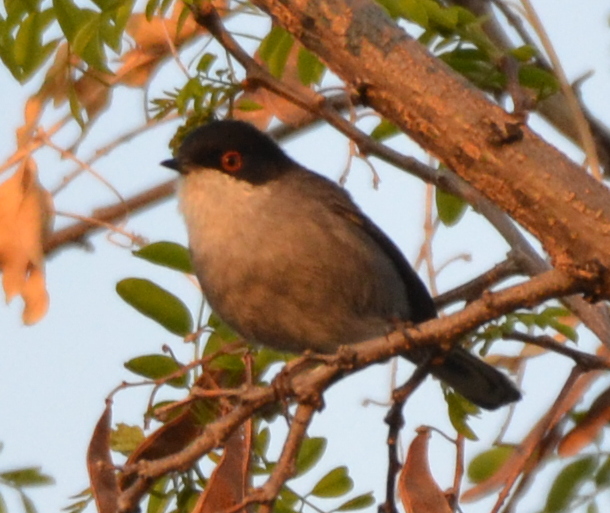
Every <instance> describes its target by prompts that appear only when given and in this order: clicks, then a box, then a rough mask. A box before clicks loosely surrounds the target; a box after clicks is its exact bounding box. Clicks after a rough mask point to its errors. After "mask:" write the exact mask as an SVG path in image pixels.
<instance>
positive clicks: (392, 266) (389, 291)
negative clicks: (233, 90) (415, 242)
mask: <svg viewBox="0 0 610 513" xmlns="http://www.w3.org/2000/svg"><path fill="white" fill-rule="evenodd" d="M161 164H162V165H163V166H165V167H168V168H170V169H173V170H175V171H178V172H179V173H180V175H181V177H180V180H179V182H180V183H179V186H178V199H179V208H180V210H181V212H182V215H183V217H184V220H185V224H186V228H187V235H188V240H189V249H190V254H191V260H192V262H193V268H194V270H195V274H196V276H197V278H198V281H199V283H200V285H201V288H202V291H203V293H204V296H205V298H206V300H207V301H208V303H209V304H210V306H211V308H212V309H213V310H214V311H215V313H216V314H217V315H218V316H219V317H220V318H221V319H222V320H223V321H224V322H225V323H226V324H227V325H228V326H230V327H231V328H232V329H233V330H234V331H235V332H236V333H237V334H238V335H239V336H241V337H243V338H244V339H246V340H248V341H249V342H252V343H254V344H260V345H264V346H268V347H271V348H274V349H277V350H280V351H285V352H290V353H297V354H302V353H305V352H307V351H310V352H314V353H321V354H331V353H334V352H336V351H337V350H338V349H339V347H341V346H344V345H350V344H355V343H358V342H362V341H365V340H369V339H373V338H377V337H381V336H384V335H387V334H388V333H389V332H390V331H391V330H392V327H393V326H396V323H397V322H404V323H413V324H417V323H421V322H423V321H426V320H430V319H433V318H435V317H437V310H436V308H435V305H434V301H433V299H432V297H431V296H430V293H429V292H428V290H427V288H426V286H425V285H424V283H423V282H422V280H421V279H420V278H419V277H418V275H417V274H416V272H415V271H414V269H413V268H412V267H411V265H410V264H409V263H408V261H407V259H406V258H405V257H404V255H403V254H402V252H401V251H400V250H399V249H398V247H397V246H396V245H395V244H394V242H392V241H391V240H390V238H389V237H388V236H387V235H386V234H385V233H384V232H383V231H382V230H381V229H380V228H379V227H378V226H377V225H376V224H375V223H374V222H373V221H372V220H371V219H370V218H369V217H368V216H367V215H366V214H365V213H364V212H363V211H362V210H361V209H360V208H359V207H358V206H357V205H356V203H355V202H354V201H353V200H352V198H351V196H350V194H349V193H348V192H347V191H346V190H345V189H344V188H342V187H340V186H339V185H338V184H336V183H335V182H333V181H332V180H330V179H328V178H326V177H324V176H322V175H320V174H318V173H315V172H314V171H311V170H309V169H307V168H305V167H304V166H302V165H300V164H299V163H297V162H296V161H295V160H293V159H292V158H291V157H289V156H288V155H287V154H286V153H285V152H284V151H283V150H282V148H280V146H279V145H278V144H277V143H276V142H275V141H274V140H273V139H272V138H271V137H269V136H268V135H267V134H266V133H264V132H262V131H260V130H259V129H257V128H256V127H254V126H253V125H251V124H249V123H247V122H245V121H240V120H234V119H224V120H214V121H210V122H208V123H206V124H203V125H200V126H198V127H197V128H195V129H193V130H192V131H190V132H189V133H188V134H187V135H186V136H185V138H184V139H183V140H182V142H181V144H180V146H179V148H178V150H177V152H176V154H175V156H174V158H171V159H168V160H164V161H163V162H161ZM404 356H405V357H406V358H407V359H409V360H411V361H412V362H413V363H415V364H416V365H421V364H423V363H424V362H426V361H428V362H430V361H432V362H433V363H432V364H431V365H430V373H431V374H432V375H434V376H435V377H437V378H439V379H440V380H441V381H443V382H445V383H446V384H447V385H449V386H450V387H451V388H452V389H453V390H455V391H456V392H458V393H459V394H461V395H462V396H463V397H465V398H466V399H468V400H469V401H470V402H472V403H474V404H476V405H477V406H480V407H482V408H485V409H488V410H493V409H496V408H499V407H500V406H503V405H506V404H508V403H511V402H514V401H517V400H519V399H520V397H521V394H520V392H519V391H518V389H517V388H516V387H515V385H514V384H513V383H512V382H511V380H510V379H509V378H508V377H507V376H506V375H504V374H503V373H502V372H500V371H499V370H497V369H495V368H494V367H492V366H491V365H489V364H487V363H485V362H484V361H482V360H481V359H479V358H477V357H476V356H475V355H473V354H471V353H470V352H468V351H467V350H466V349H464V348H463V347H460V346H455V347H453V348H452V349H451V350H450V351H447V352H443V351H442V350H441V348H440V347H439V346H434V345H426V346H423V347H419V348H415V349H412V350H406V351H405V352H404ZM435 362H436V363H435Z"/></svg>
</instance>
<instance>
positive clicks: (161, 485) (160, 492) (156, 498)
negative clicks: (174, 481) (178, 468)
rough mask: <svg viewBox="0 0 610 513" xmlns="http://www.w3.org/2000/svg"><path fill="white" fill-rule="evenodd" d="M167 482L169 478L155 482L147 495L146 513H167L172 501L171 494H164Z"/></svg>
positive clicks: (165, 477)
mask: <svg viewBox="0 0 610 513" xmlns="http://www.w3.org/2000/svg"><path fill="white" fill-rule="evenodd" d="M169 482H170V477H169V476H164V477H162V478H161V479H159V480H158V481H156V482H155V484H154V486H153V487H152V488H151V490H150V493H149V494H148V497H149V498H148V506H147V508H146V513H165V511H167V508H168V506H169V504H170V502H171V500H172V496H171V494H169V493H167V492H166V490H167V485H168V484H169Z"/></svg>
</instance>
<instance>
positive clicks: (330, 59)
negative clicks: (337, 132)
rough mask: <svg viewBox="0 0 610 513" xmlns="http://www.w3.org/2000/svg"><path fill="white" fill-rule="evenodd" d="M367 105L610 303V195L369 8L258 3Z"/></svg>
mask: <svg viewBox="0 0 610 513" xmlns="http://www.w3.org/2000/svg"><path fill="white" fill-rule="evenodd" d="M254 3H255V4H256V5H257V6H259V7H260V8H262V9H263V10H265V11H267V12H268V13H269V14H271V15H272V16H273V17H274V19H275V20H276V21H277V22H278V23H279V24H280V25H282V26H283V27H284V28H286V29H287V30H288V31H289V32H291V33H292V34H293V35H294V36H295V37H296V38H297V39H298V40H299V41H300V42H301V43H303V44H304V45H305V46H306V47H308V48H309V49H310V50H312V51H313V52H314V53H316V54H317V55H318V56H319V57H320V58H322V59H323V60H324V61H325V62H326V64H327V65H328V66H329V67H330V68H331V69H332V70H333V71H334V72H335V73H337V74H338V75H339V76H340V77H341V78H342V79H343V80H344V81H345V82H346V84H347V85H348V86H349V87H351V88H353V90H354V91H356V92H357V93H358V94H359V95H360V96H361V99H362V101H363V102H364V103H365V104H368V105H370V106H371V107H373V108H374V109H375V110H377V111H378V112H379V113H381V114H382V115H383V116H385V117H386V118H387V119H389V120H391V121H392V122H394V123H395V124H396V125H398V126H399V127H400V128H401V129H402V130H403V131H405V133H407V134H408V135H409V136H410V137H411V138H412V139H413V140H415V141H416V142H417V143H419V144H420V145H421V146H422V147H424V148H425V149H426V150H428V151H429V152H430V153H432V154H433V155H435V156H436V157H438V158H439V159H440V160H441V161H443V162H444V163H445V164H447V166H449V167H450V168H451V169H454V170H455V171H456V172H457V173H458V174H459V175H460V176H461V177H462V178H464V179H465V180H466V181H467V182H469V183H470V184H471V185H473V186H474V187H475V188H476V189H478V190H479V191H481V192H482V193H483V194H485V195H486V196H487V197H488V198H489V199H490V200H491V201H493V202H494V203H496V204H497V205H499V206H500V207H501V208H502V209H503V210H504V211H506V212H507V213H508V214H509V215H510V216H511V217H513V218H514V219H515V220H517V221H518V222H519V223H520V224H521V225H522V226H523V227H524V228H526V229H527V230H528V231H529V232H531V233H532V234H533V235H534V236H535V237H536V238H537V239H538V240H540V242H541V243H542V245H543V246H544V248H545V250H546V251H547V252H548V253H549V255H550V256H551V258H552V260H553V264H554V265H555V266H556V267H559V268H563V269H566V270H568V271H571V270H572V269H575V268H583V267H589V266H590V265H592V264H594V265H596V266H598V267H599V268H600V269H601V270H602V272H601V273H600V287H599V291H598V292H599V294H600V295H602V296H604V297H610V272H608V269H610V194H609V193H608V191H607V189H606V188H605V187H604V186H603V185H602V184H600V183H599V182H597V181H596V180H594V179H593V178H592V177H591V176H589V175H588V174H587V173H586V172H585V171H584V170H583V169H582V168H581V167H579V166H577V165H576V164H574V163H573V162H571V161H570V160H569V159H568V158H567V157H566V156H565V155H563V154H562V153H560V152H559V151H558V150H557V149H556V148H554V147H553V146H551V145H549V144H548V143H546V142H545V141H543V140H542V139H541V138H540V137H539V136H537V135H536V134H535V133H534V132H532V131H531V130H530V129H529V128H528V127H527V126H524V125H522V124H520V122H519V121H518V120H516V119H515V118H514V117H513V116H511V115H510V114H508V113H507V112H505V111H504V110H502V109H501V108H500V107H499V106H497V105H496V104H494V103H492V102H491V101H490V100H489V99H488V98H487V97H486V96H485V95H484V94H483V93H481V92H480V91H478V90H476V89H475V88H473V87H471V86H469V84H468V83H467V82H466V81H465V80H464V79H463V78H462V77H460V76H458V75H457V74H455V73H454V72H453V71H452V70H450V69H449V68H448V67H447V66H446V65H444V64H443V63H442V62H440V61H439V60H438V59H436V58H435V57H433V56H432V55H431V54H430V53H429V52H428V51H427V50H426V49H425V48H424V47H423V46H422V45H421V44H420V43H419V42H417V41H415V40H414V39H412V38H411V37H410V36H408V35H407V34H406V33H405V32H404V31H403V30H402V29H401V28H400V27H398V26H397V25H396V24H395V23H394V22H393V21H392V20H391V19H390V18H389V17H388V16H387V15H386V14H385V12H384V11H383V9H382V8H381V7H380V6H378V5H377V4H375V3H374V2H372V1H371V0H357V1H356V0H320V1H318V2H309V1H308V0H284V1H283V2H276V1H273V0H254Z"/></svg>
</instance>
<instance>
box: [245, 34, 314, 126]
mask: <svg viewBox="0 0 610 513" xmlns="http://www.w3.org/2000/svg"><path fill="white" fill-rule="evenodd" d="M301 48H303V46H302V45H301V44H300V43H298V42H297V41H295V43H294V44H293V45H292V48H291V50H290V54H289V55H288V60H287V61H286V66H285V67H284V72H283V74H282V79H281V80H282V82H283V83H284V84H286V85H288V86H289V87H290V88H291V89H292V90H293V91H295V92H298V93H299V94H300V95H301V96H302V97H304V98H308V99H310V100H312V101H313V100H314V98H315V96H316V93H315V92H314V91H313V89H312V88H311V87H309V86H304V85H303V84H302V83H301V80H300V79H299V71H298V67H297V62H298V56H299V51H300V50H301ZM254 59H255V60H256V61H257V62H258V63H259V64H261V65H263V66H264V63H263V62H262V61H261V59H260V57H259V56H258V55H255V56H254ZM243 102H255V103H258V104H259V105H260V106H261V107H262V108H261V109H258V110H239V106H240V103H243ZM235 106H236V107H237V108H236V110H235V118H237V119H241V120H243V121H248V122H250V123H252V124H253V125H254V126H256V127H257V128H259V129H260V130H265V129H266V128H267V127H268V126H269V123H271V118H272V117H273V116H275V117H276V118H277V119H279V120H280V121H281V122H282V123H284V124H286V125H290V126H300V125H303V124H305V123H308V122H309V121H311V118H312V117H313V115H312V114H311V112H309V111H307V110H305V109H302V108H301V107H298V106H297V105H295V104H294V103H292V102H291V101H289V100H286V99H284V98H282V97H281V96H278V95H277V94H275V93H272V92H271V91H269V90H268V89H264V88H262V87H258V88H256V89H253V90H247V91H246V92H244V94H242V95H241V96H240V97H239V98H238V100H237V101H236V102H235Z"/></svg>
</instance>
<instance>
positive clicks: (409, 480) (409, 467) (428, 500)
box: [398, 427, 452, 513]
mask: <svg viewBox="0 0 610 513" xmlns="http://www.w3.org/2000/svg"><path fill="white" fill-rule="evenodd" d="M429 439H430V429H429V428H424V427H420V428H418V429H417V436H416V437H415V439H414V440H413V441H412V442H411V445H410V446H409V453H408V454H407V461H405V464H404V466H403V467H402V470H401V472H400V476H399V479H398V494H399V495H400V500H401V501H402V505H403V506H404V508H405V511H406V512H407V513H452V509H451V507H450V505H449V502H447V497H446V496H445V493H444V492H443V491H442V490H441V489H440V487H439V486H438V484H437V483H436V481H435V480H434V477H433V476H432V473H431V472H430V465H429V463H428V440H429Z"/></svg>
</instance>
